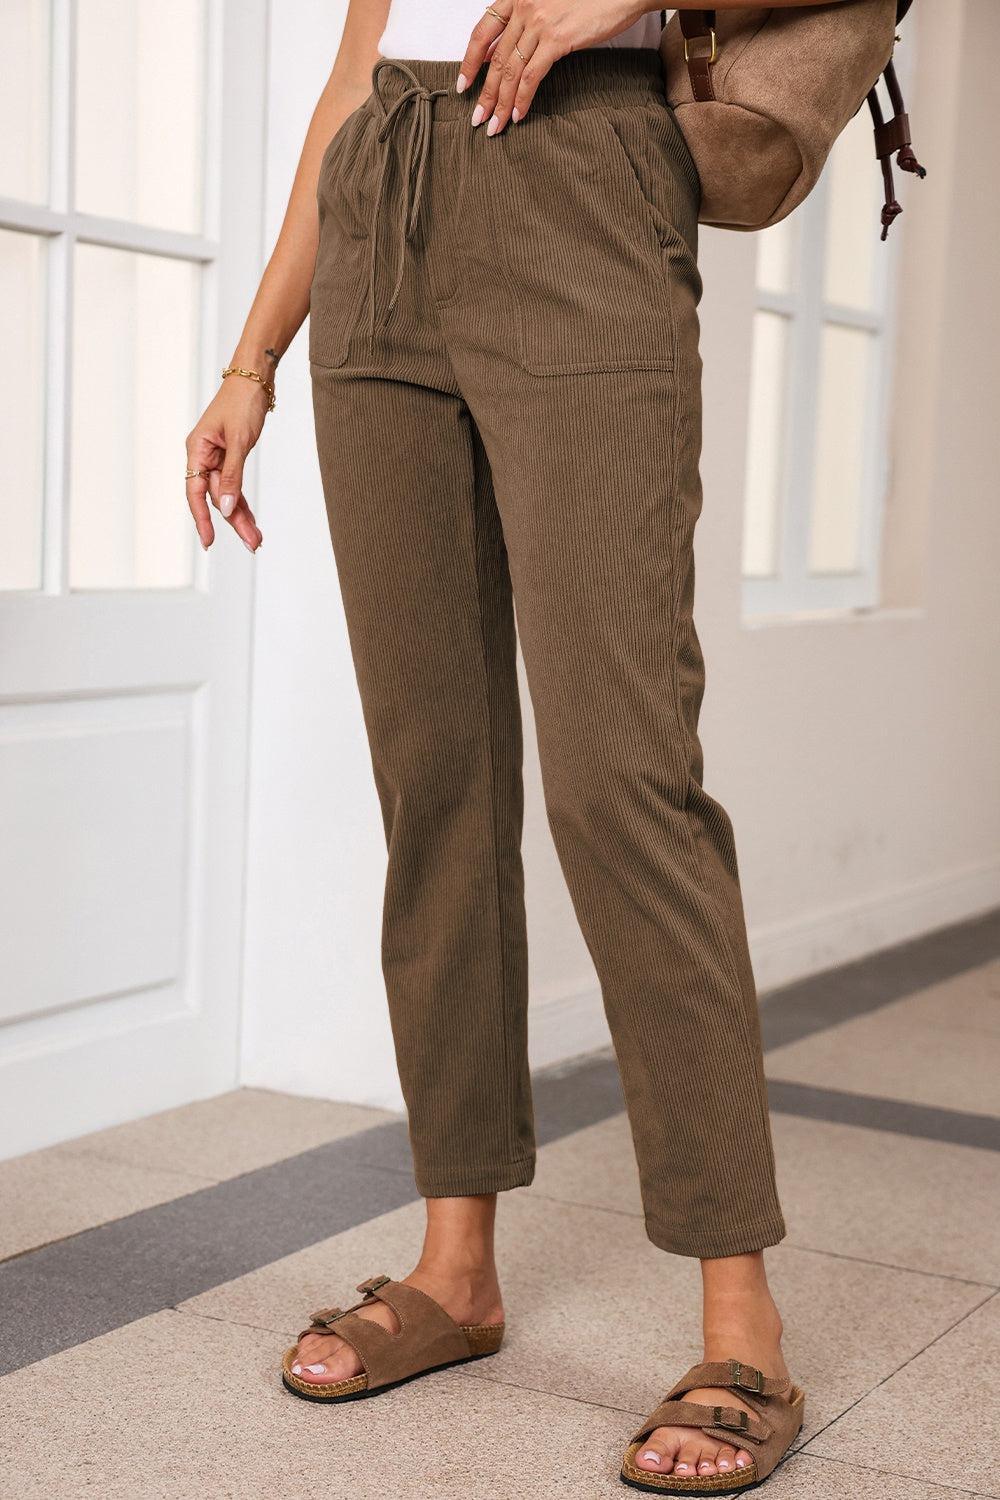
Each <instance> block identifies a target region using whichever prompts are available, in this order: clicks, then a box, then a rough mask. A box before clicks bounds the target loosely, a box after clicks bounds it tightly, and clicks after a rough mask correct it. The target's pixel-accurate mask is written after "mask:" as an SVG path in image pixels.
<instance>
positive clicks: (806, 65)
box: [660, 0, 925, 239]
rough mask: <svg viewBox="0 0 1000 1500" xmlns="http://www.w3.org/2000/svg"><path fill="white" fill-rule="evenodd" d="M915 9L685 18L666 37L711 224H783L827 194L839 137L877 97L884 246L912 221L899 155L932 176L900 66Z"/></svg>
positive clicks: (853, 0)
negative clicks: (881, 82) (902, 199)
mask: <svg viewBox="0 0 1000 1500" xmlns="http://www.w3.org/2000/svg"><path fill="white" fill-rule="evenodd" d="M910 4H911V0H838V3H835V4H829V5H816V6H810V5H802V6H794V7H789V8H783V7H774V8H772V7H755V8H753V9H746V10H721V11H719V12H718V13H716V11H715V10H681V11H678V12H677V13H676V14H675V15H674V16H673V18H672V19H671V20H670V22H669V23H668V25H667V26H666V27H665V28H664V32H663V37H662V41H661V44H660V52H661V56H662V58H663V66H664V75H665V79H666V91H667V100H668V102H669V104H670V105H671V107H672V109H673V110H674V113H675V116H676V119H677V123H678V125H679V126H680V128H681V131H682V132H683V135H684V138H685V140H686V141H687V144H688V148H689V150H690V152H691V155H692V157H693V158H694V163H695V166H696V167H697V169H698V175H699V177H700V179H701V190H702V201H701V211H700V218H701V221H702V223H705V224H714V225H717V226H718V227H720V228H723V229H766V228H767V226H768V225H770V224H777V223H778V221H779V220H780V219H783V218H784V217H785V216H786V214H789V213H791V211H792V209H793V208H795V207H797V205H798V204H799V203H801V202H802V200H803V198H805V197H806V195H807V194H808V193H809V192H810V191H811V190H812V188H813V187H814V186H815V184H816V181H817V179H818V178H819V175H820V172H821V171H822V170H823V164H824V162H825V161H826V158H827V156H828V155H829V153H830V148H831V147H832V146H833V143H834V141H835V140H836V139H837V136H838V135H839V134H840V132H841V131H842V130H843V129H844V126H845V125H846V124H847V122H848V121H849V120H850V119H851V117H852V116H853V115H855V114H856V113H857V111H858V110H859V109H860V107H861V105H862V104H863V103H864V101H865V99H866V98H867V99H868V103H869V106H870V108H871V111H872V116H873V119H874V124H875V154H876V156H877V157H878V158H879V160H880V162H881V164H882V175H883V180H884V183H885V206H884V207H883V209H882V238H883V239H885V237H886V234H887V233H888V230H889V225H890V224H891V223H892V221H893V219H894V218H895V217H896V216H897V214H899V213H901V212H902V209H901V208H900V205H899V204H898V202H897V201H896V197H895V192H894V189H893V180H892V162H891V158H892V154H893V152H896V153H897V155H896V161H897V165H898V166H900V167H901V168H903V169H904V170H905V171H910V172H916V173H917V174H918V175H919V176H920V177H923V176H924V175H925V173H924V169H923V167H921V166H920V164H919V162H918V161H917V159H916V157H915V156H914V154H913V152H912V150H911V149H910V131H909V121H908V119H907V115H906V112H905V109H904V107H903V99H902V95H901V93H900V90H899V83H898V81H897V79H896V73H895V69H894V67H893V62H892V52H893V45H894V42H895V34H896V26H897V24H898V22H899V21H900V20H901V19H902V17H903V16H904V15H905V13H906V11H907V10H908V9H909V7H910ZM882 73H884V74H885V81H886V86H887V88H888V91H889V97H890V100H891V103H892V107H893V114H892V117H891V118H890V119H889V120H887V121H885V122H883V119H882V111H881V106H880V104H879V100H878V96H877V94H876V90H875V85H876V83H877V82H878V78H879V75H880V74H882Z"/></svg>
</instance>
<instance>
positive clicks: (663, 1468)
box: [635, 1433, 677, 1474]
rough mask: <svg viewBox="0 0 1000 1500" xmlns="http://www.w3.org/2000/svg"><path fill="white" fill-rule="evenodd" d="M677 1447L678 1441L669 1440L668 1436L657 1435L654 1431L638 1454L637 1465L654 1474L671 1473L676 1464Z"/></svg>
mask: <svg viewBox="0 0 1000 1500" xmlns="http://www.w3.org/2000/svg"><path fill="white" fill-rule="evenodd" d="M676 1447H677V1444H676V1443H671V1442H668V1441H667V1439H666V1438H663V1437H657V1436H656V1434H655V1433H654V1434H653V1435H652V1436H651V1437H648V1438H647V1439H646V1441H645V1442H644V1443H643V1445H642V1447H641V1448H640V1449H639V1452H638V1453H637V1454H636V1456H635V1466H636V1468H637V1469H649V1470H650V1471H651V1472H652V1473H654V1474H669V1473H670V1471H671V1469H672V1468H673V1466H674V1452H675V1450H676Z"/></svg>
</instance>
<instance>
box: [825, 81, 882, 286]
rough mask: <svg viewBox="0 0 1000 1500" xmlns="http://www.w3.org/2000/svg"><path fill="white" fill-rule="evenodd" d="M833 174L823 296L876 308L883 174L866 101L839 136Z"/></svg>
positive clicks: (830, 163) (829, 167)
mask: <svg viewBox="0 0 1000 1500" xmlns="http://www.w3.org/2000/svg"><path fill="white" fill-rule="evenodd" d="M826 172H827V174H828V177H829V186H828V189H827V191H828V195H829V196H828V199H827V203H828V208H827V224H826V275H825V278H824V286H823V296H824V297H825V299H826V301H827V302H835V303H840V304H843V305H844V306H847V307H860V308H868V309H872V308H874V306H875V304H876V301H877V286H876V275H877V272H878V270H879V264H880V263H879V261H878V260H877V259H876V257H877V256H878V255H879V254H881V255H883V256H884V255H885V253H886V246H885V245H884V244H882V242H881V241H880V239H879V222H880V220H879V214H880V211H881V210H880V204H881V202H882V173H881V170H880V168H879V165H878V162H877V161H876V159H875V150H874V146H873V144H872V127H871V119H870V117H869V112H868V106H867V105H863V106H862V108H861V109H860V110H859V111H858V113H857V114H856V115H855V116H854V119H853V120H852V121H851V122H850V124H849V125H848V127H847V129H846V130H845V131H844V133H843V135H842V136H841V137H840V139H839V140H838V141H837V144H836V145H835V146H834V148H833V151H832V152H831V155H830V160H829V161H828V163H827V166H826Z"/></svg>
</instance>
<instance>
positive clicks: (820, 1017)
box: [0, 912, 1000, 1374]
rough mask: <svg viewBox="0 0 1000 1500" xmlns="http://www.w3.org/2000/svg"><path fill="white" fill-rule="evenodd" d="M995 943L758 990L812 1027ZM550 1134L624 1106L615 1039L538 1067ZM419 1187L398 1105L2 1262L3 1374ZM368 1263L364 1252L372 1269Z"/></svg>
mask: <svg viewBox="0 0 1000 1500" xmlns="http://www.w3.org/2000/svg"><path fill="white" fill-rule="evenodd" d="M998 954H1000V912H995V913H991V914H990V915H989V916H988V917H984V918H980V919H977V920H976V921H974V922H970V923H964V924H962V926H961V927H956V928H950V929H948V930H947V931H945V932H941V933H934V934H931V935H930V936H929V937H925V938H921V939H919V940H918V941H917V942H915V943H908V944H906V945H905V946H904V947H902V948H897V949H893V950H890V951H889V952H887V953H882V954H876V955H875V956H874V957H872V958H869V959H865V960H862V961H861V962H860V963H857V964H851V965H849V966H847V967H845V968H843V969H839V970H836V971H834V972H831V973H830V974H825V975H819V976H817V977H815V978H812V979H808V980H804V981H803V982H802V983H800V984H796V985H791V986H788V987H787V988H786V989H783V990H781V991H777V992H775V993H773V994H772V995H771V996H769V997H767V998H766V999H765V1000H764V1002H763V1004H762V1017H763V1026H764V1035H765V1046H766V1047H769V1048H770V1047H775V1046H781V1045H783V1044H784V1043H786V1042H790V1041H795V1040H798V1039H800V1038H801V1037H804V1036H810V1035H812V1034H814V1033H815V1032H817V1031H822V1030H824V1029H825V1028H826V1027H829V1026H834V1025H839V1024H840V1023H841V1022H843V1021H845V1020H849V1019H852V1018H853V1017H854V1016H857V1015H862V1014H864V1013H866V1012H867V1011H870V1010H873V1009H876V1008H877V1007H878V1006H881V1005H886V1004H888V1003H889V1002H890V1001H891V1000H896V999H899V998H901V997H902V996H903V995H906V994H910V993H912V992H914V991H915V990H918V989H922V988H924V987H926V986H927V985H929V984H935V983H938V982H939V981H940V980H942V979H946V978H948V977H949V976H951V975H953V974H957V973H960V972H962V971H963V970H965V969H969V968H972V967H975V966H977V965H979V964H981V963H985V962H987V961H988V960H989V959H991V958H995V957H997V956H998ZM770 1087H771V1090H772V1101H773V1105H774V1108H775V1109H777V1110H781V1111H783V1112H785V1113H791V1114H799V1115H804V1116H807V1117H809V1118H813V1119H823V1120H837V1121H843V1122H846V1123H850V1124H855V1125H866V1126H868V1127H869V1128H873V1129H876V1130H891V1131H896V1132H899V1133H902V1134H907V1135H910V1134H912V1135H918V1136H924V1137H926V1138H927V1139H933V1140H947V1141H957V1142H960V1143H961V1144H966V1145H977V1146H984V1147H986V1148H987V1149H992V1150H997V1149H1000V1140H998V1139H997V1134H998V1130H1000V1127H998V1126H997V1123H996V1122H995V1121H991V1120H988V1119H986V1118H984V1117H982V1116H977V1115H965V1114H962V1113H961V1112H959V1111H951V1110H940V1109H931V1108H927V1107H924V1106H920V1105H910V1104H897V1103H895V1102H894V1101H892V1100H885V1099H864V1098H861V1097H858V1096H852V1095H850V1094H846V1093H845V1094H841V1093H838V1092H837V1091H836V1090H828V1089H817V1088H811V1087H808V1086H805V1085H801V1084H793V1083H786V1082H783V1081H781V1082H772V1083H771V1085H770ZM534 1095H535V1124H536V1134H537V1138H538V1141H539V1144H540V1145H544V1144H547V1143H549V1142H551V1141H555V1140H559V1139H560V1138H562V1137H563V1136H566V1135H569V1134H572V1133H573V1132H575V1131H578V1130H582V1129H583V1128H585V1127H586V1126H588V1125H594V1124H598V1123H599V1122H600V1121H601V1120H605V1119H608V1118H610V1117H611V1116H612V1115H616V1114H619V1113H620V1112H621V1110H622V1108H623V1100H622V1094H621V1086H620V1083H619V1079H618V1072H617V1068H616V1066H615V1063H614V1060H613V1059H612V1058H611V1056H610V1055H609V1054H601V1055H597V1056H593V1057H587V1058H584V1059H581V1060H579V1061H576V1062H573V1063H569V1064H566V1065H563V1066H562V1067H559V1068H556V1069H550V1070H547V1071H546V1072H544V1073H542V1074H539V1075H538V1076H537V1077H536V1078H535V1080H534ZM416 1197H417V1192H416V1188H415V1187H414V1184H413V1177H412V1172H411V1167H410V1158H409V1148H408V1144H407V1135H406V1127H405V1125H404V1124H403V1123H402V1122H396V1121H393V1122H391V1123H388V1124H384V1125H379V1126H375V1127H374V1128H373V1129H371V1130H365V1131H361V1132H358V1133H357V1134H355V1135H351V1136H346V1137H343V1138H341V1139H339V1140H336V1141H330V1142H328V1143H327V1144H325V1145H322V1146H317V1147H315V1148H314V1149H312V1150H310V1151H304V1152H301V1153H300V1154H299V1155H297V1156H293V1157H289V1158H287V1159H286V1160H284V1161H279V1162H275V1163H274V1164H273V1165H271V1166H267V1167H262V1168H260V1169H259V1170H257V1171H254V1172H247V1173H244V1174H243V1175H242V1176H240V1177H235V1178H231V1179H230V1180H229V1181H227V1182H222V1183H219V1184H217V1185H214V1186H212V1187H208V1188H202V1189H200V1190H199V1191H198V1192H195V1193H189V1194H186V1195H185V1196H184V1197H182V1198H175V1199H173V1200H172V1201H171V1202H169V1203H164V1204H160V1205H159V1206H157V1207H153V1208H149V1209H144V1210H142V1211H141V1212H139V1213H135V1214H130V1215H129V1216H128V1217H127V1218H123V1219H116V1220H114V1221H113V1222H111V1223H109V1224H103V1225H101V1226H100V1227H98V1228H95V1229H90V1230H86V1231H84V1232H83V1233H81V1234H77V1235H72V1236H70V1237H69V1238H67V1239H65V1240H60V1241H58V1242H57V1243H55V1244H52V1245H46V1246H43V1247H42V1248H41V1249H38V1250H31V1251H28V1252H26V1253H25V1254H23V1255H20V1256H17V1257H15V1258H14V1259H11V1260H9V1261H6V1262H5V1263H3V1264H0V1307H2V1308H3V1316H2V1318H0V1374H3V1373H9V1372H10V1371H13V1370H17V1369H20V1368H22V1367H23V1366H24V1365H27V1364H31V1363H33V1362H34V1361H36V1360H39V1359H44V1358H46V1357H47V1356H48V1355H51V1354H56V1353H58V1352H59V1351H60V1350H62V1349H67V1348H71V1347H72V1346H73V1345H75V1344H78V1343H83V1342H84V1341H85V1340H87V1339H91V1338H96V1337H97V1336H98V1335H100V1334H102V1333H108V1332H110V1331H111V1330H112V1329H115V1328H120V1327H122V1326H123V1325H124V1324H126V1323H130V1322H133V1321H134V1320H135V1319H137V1318H142V1317H146V1316H147V1315H148V1314H150V1313H153V1312H158V1311H160V1310H161V1309H162V1308H164V1307H172V1306H175V1305H176V1304H177V1303H178V1302H182V1301H184V1300H186V1299H187V1298H188V1297H194V1296H197V1295H198V1293H200V1292H204V1291H208V1290H209V1289H210V1288H212V1287H213V1286H218V1285H220V1284H221V1283H222V1282H225V1281H231V1280H232V1279H233V1278H234V1277H237V1276H242V1275H245V1274H246V1273H247V1272H249V1271H253V1270H256V1269H258V1268H259V1267H260V1266H263V1265H268V1264H270V1263H271V1262H272V1261H275V1260H278V1259H280V1258H281V1257H282V1256H284V1255H290V1254H292V1253H293V1252H295V1251H296V1250H301V1249H303V1248H305V1247H306V1246H307V1245H311V1244H316V1243H317V1242H318V1241H320V1240H324V1239H328V1238H329V1237H330V1236H331V1235H334V1234H340V1233H341V1232H343V1231H344V1230H345V1229H350V1228H352V1227H353V1226H354V1225H356V1224H360V1223H364V1222H366V1221H367V1220H369V1219H372V1218H376V1217H378V1215H380V1214H383V1213H388V1212H389V1211H390V1210H392V1209H395V1208H399V1207H401V1206H402V1205H403V1204H405V1203H411V1202H413V1201H414V1200H415V1199H416ZM363 1269H364V1268H363V1267H362V1270H363Z"/></svg>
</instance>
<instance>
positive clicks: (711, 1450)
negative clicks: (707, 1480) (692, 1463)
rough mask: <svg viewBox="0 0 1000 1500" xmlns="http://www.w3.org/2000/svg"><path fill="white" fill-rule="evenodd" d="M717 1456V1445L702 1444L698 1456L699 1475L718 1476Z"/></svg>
mask: <svg viewBox="0 0 1000 1500" xmlns="http://www.w3.org/2000/svg"><path fill="white" fill-rule="evenodd" d="M718 1456H719V1445H718V1443H702V1445H701V1453H700V1454H699V1455H698V1473H699V1474H706V1475H708V1474H718V1472H719V1470H718V1468H717V1466H716V1459H717V1458H718Z"/></svg>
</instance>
